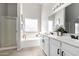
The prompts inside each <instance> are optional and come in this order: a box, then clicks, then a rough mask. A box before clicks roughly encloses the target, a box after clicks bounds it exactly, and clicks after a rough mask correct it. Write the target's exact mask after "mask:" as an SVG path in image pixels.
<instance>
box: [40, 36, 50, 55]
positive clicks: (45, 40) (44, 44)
mask: <svg viewBox="0 0 79 59" xmlns="http://www.w3.org/2000/svg"><path fill="white" fill-rule="evenodd" d="M41 46H42V50H43V51H44V53H45V54H46V55H47V56H49V37H48V36H44V35H43V36H42V40H41Z"/></svg>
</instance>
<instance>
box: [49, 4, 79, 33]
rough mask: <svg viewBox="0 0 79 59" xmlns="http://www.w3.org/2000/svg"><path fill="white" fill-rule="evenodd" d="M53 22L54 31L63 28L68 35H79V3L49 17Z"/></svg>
mask: <svg viewBox="0 0 79 59" xmlns="http://www.w3.org/2000/svg"><path fill="white" fill-rule="evenodd" d="M50 19H51V20H52V21H53V27H52V28H53V29H52V30H53V31H55V30H56V28H57V27H58V26H63V27H64V28H65V30H66V31H67V32H68V33H73V34H78V33H79V3H72V4H70V5H69V6H67V7H66V8H63V9H61V10H59V11H58V12H56V13H55V14H53V15H51V16H50V17H49V20H50Z"/></svg>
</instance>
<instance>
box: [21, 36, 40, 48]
mask: <svg viewBox="0 0 79 59" xmlns="http://www.w3.org/2000/svg"><path fill="white" fill-rule="evenodd" d="M35 46H40V37H35V38H27V39H26V40H22V41H21V48H27V47H35Z"/></svg>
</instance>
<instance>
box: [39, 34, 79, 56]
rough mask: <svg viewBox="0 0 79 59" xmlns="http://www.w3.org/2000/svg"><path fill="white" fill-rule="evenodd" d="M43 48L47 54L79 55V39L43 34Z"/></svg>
mask: <svg viewBox="0 0 79 59" xmlns="http://www.w3.org/2000/svg"><path fill="white" fill-rule="evenodd" d="M42 44H43V45H41V46H42V50H43V52H44V53H45V54H46V55H47V56H79V40H75V39H72V38H71V37H70V36H55V35H45V34H43V35H42Z"/></svg>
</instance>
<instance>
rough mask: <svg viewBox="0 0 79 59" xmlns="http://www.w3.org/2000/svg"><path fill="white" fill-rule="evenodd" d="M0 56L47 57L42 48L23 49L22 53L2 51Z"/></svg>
mask: <svg viewBox="0 0 79 59" xmlns="http://www.w3.org/2000/svg"><path fill="white" fill-rule="evenodd" d="M0 56H45V54H44V53H43V51H42V49H41V48H40V47H31V48H24V49H21V50H20V51H17V50H16V49H14V50H6V51H0Z"/></svg>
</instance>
